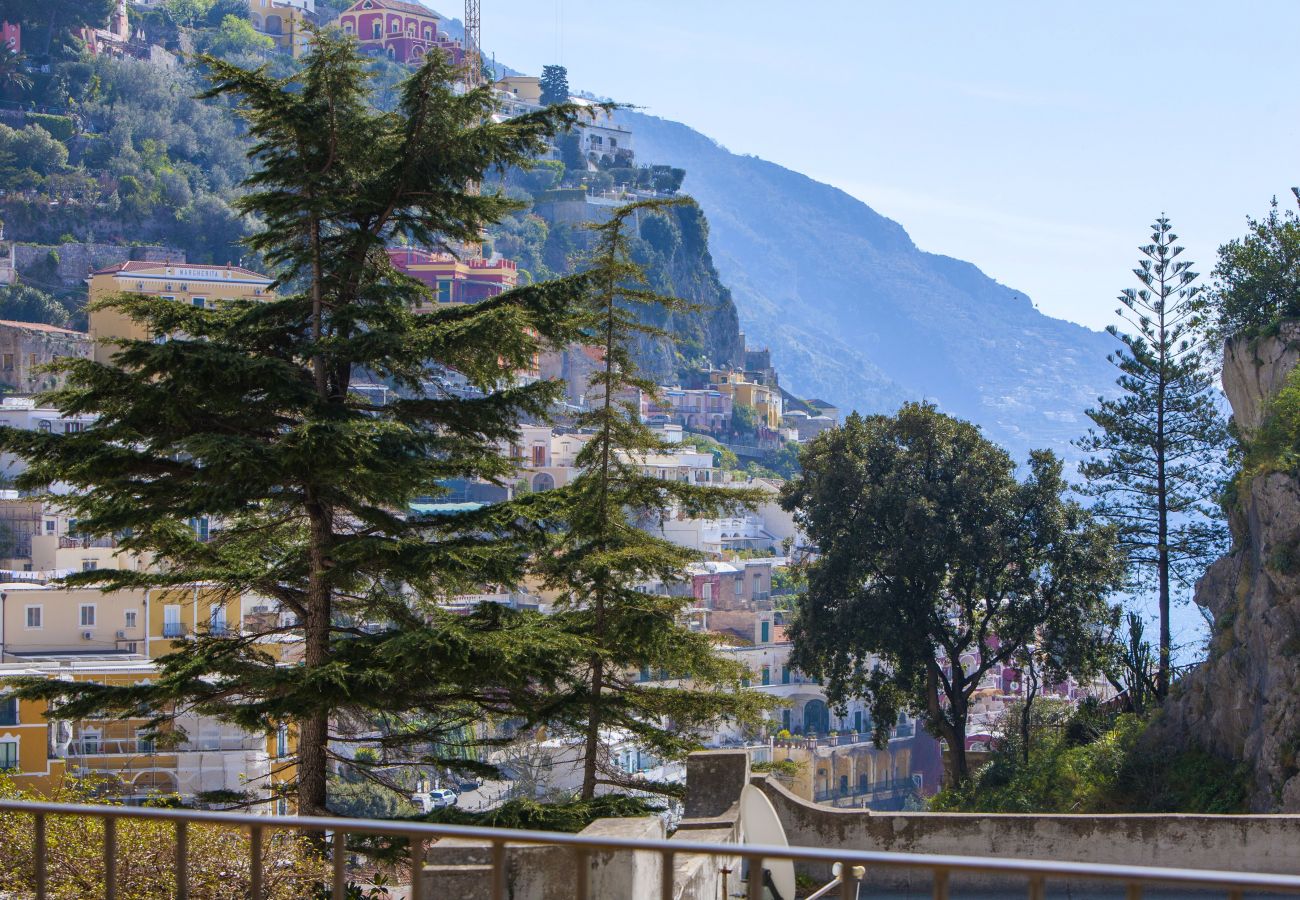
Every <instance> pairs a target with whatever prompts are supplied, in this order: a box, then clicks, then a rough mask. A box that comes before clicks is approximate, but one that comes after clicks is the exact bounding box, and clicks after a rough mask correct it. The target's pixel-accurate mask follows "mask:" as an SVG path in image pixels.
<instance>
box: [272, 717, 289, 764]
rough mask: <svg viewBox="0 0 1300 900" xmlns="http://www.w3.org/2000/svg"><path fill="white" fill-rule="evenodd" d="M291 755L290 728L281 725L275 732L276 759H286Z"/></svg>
mask: <svg viewBox="0 0 1300 900" xmlns="http://www.w3.org/2000/svg"><path fill="white" fill-rule="evenodd" d="M288 755H289V726H288V725H281V726H280V727H279V728H277V729H276V730H275V757H276V759H284V758H285V757H286V756H288Z"/></svg>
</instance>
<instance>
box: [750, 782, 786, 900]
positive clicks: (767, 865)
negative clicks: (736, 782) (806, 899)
mask: <svg viewBox="0 0 1300 900" xmlns="http://www.w3.org/2000/svg"><path fill="white" fill-rule="evenodd" d="M740 830H741V834H742V835H743V836H744V842H745V843H746V844H772V845H775V846H778V847H788V846H789V842H788V841H787V840H786V839H785V829H784V828H782V827H781V820H780V819H778V818H777V817H776V810H775V809H773V808H772V801H770V800H768V799H767V795H765V794H764V793H763V792H762V791H761V790H759V789H758V788H756V787H754V786H753V785H752V784H747V785H745V787H744V789H743V790H742V791H741V792H740ZM763 871H764V872H766V874H767V876H768V878H764V879H763V880H764V881H765V882H769V878H770V882H769V883H768V885H767V887H768V890H769V891H770V892H771V894H772V895H773V900H794V863H793V862H791V861H790V860H788V859H765V860H763ZM749 877H750V878H751V879H752V878H755V877H762V876H761V875H758V876H756V875H755V873H753V872H752V871H751V872H750V874H749Z"/></svg>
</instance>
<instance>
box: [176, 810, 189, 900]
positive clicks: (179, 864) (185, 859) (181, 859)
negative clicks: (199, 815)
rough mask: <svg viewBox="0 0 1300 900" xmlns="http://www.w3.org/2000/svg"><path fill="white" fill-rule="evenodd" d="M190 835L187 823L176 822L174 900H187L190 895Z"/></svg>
mask: <svg viewBox="0 0 1300 900" xmlns="http://www.w3.org/2000/svg"><path fill="white" fill-rule="evenodd" d="M189 857H190V835H189V824H188V823H186V822H177V823H176V859H175V862H174V865H175V867H176V900H189V896H190V859H189Z"/></svg>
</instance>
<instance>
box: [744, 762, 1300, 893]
mask: <svg viewBox="0 0 1300 900" xmlns="http://www.w3.org/2000/svg"><path fill="white" fill-rule="evenodd" d="M753 783H754V784H756V785H757V786H758V787H760V788H761V789H762V790H763V792H764V793H765V794H767V797H768V799H769V800H771V801H772V805H773V807H774V808H775V809H776V812H777V816H778V817H779V818H780V819H781V824H782V826H783V827H784V828H785V835H786V839H787V840H788V841H789V843H790V845H791V846H798V847H826V848H843V849H845V850H867V851H881V852H888V853H934V854H951V855H954V856H984V857H997V858H1001V859H1050V860H1069V861H1073V862H1081V863H1098V864H1113V865H1143V866H1161V867H1174V868H1189V869H1220V870H1230V871H1247V872H1266V873H1273V874H1291V875H1300V853H1297V852H1296V848H1297V846H1298V845H1300V844H1298V842H1300V816H1202V815H1082V816H1062V815H995V814H984V813H924V812H922V813H872V812H867V811H863V810H841V809H831V808H828V807H825V806H816V805H814V804H812V803H808V802H807V801H805V800H802V799H800V798H799V797H796V796H795V795H794V794H792V793H790V792H789V791H788V790H786V789H785V788H784V787H782V786H781V785H780V784H779V783H777V782H776V781H775V780H774V779H769V778H765V777H761V776H754V778H753ZM796 868H797V869H801V870H803V871H805V872H806V873H807V874H809V875H811V876H813V877H814V878H816V879H819V880H822V881H828V880H830V871H829V868H828V867H826V866H815V865H814V866H803V865H797V866H796ZM867 881H868V883H869V884H874V885H880V886H888V887H890V888H892V889H896V890H902V889H907V890H917V891H922V892H923V893H924V892H928V890H929V886H930V878H929V875H928V873H927V872H925V871H923V870H916V871H908V870H903V869H898V870H888V869H883V868H877V869H875V870H873V871H871V872H870V873H869V875H868V879H867ZM953 883H954V885H957V884H965V885H967V886H971V887H979V888H983V889H1005V890H1007V891H1010V890H1011V889H1013V888H1016V889H1019V890H1023V887H1024V885H1023V882H1016V883H1007V882H1006V881H1005V880H993V879H989V878H975V877H967V878H965V879H958V878H956V877H955V876H954V879H953ZM1052 884H1053V889H1054V890H1056V889H1059V888H1060V887H1061V885H1058V884H1057V883H1056V882H1053V883H1052ZM1076 887H1077V886H1076Z"/></svg>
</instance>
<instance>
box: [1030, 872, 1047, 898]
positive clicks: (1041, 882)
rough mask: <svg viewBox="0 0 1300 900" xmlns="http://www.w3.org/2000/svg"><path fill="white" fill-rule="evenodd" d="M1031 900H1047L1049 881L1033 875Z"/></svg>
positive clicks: (1031, 878) (1031, 879)
mask: <svg viewBox="0 0 1300 900" xmlns="http://www.w3.org/2000/svg"><path fill="white" fill-rule="evenodd" d="M1029 900H1047V879H1045V878H1043V876H1042V875H1033V876H1031V877H1030V879H1029Z"/></svg>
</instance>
